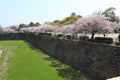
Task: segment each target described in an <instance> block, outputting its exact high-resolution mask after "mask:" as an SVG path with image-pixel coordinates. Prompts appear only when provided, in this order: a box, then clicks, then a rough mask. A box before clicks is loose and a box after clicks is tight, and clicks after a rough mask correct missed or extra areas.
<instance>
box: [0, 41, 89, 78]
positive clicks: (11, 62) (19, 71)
mask: <svg viewBox="0 0 120 80" xmlns="http://www.w3.org/2000/svg"><path fill="white" fill-rule="evenodd" d="M0 48H1V49H2V50H3V54H2V57H0V65H2V63H3V61H4V58H5V56H7V55H9V57H8V61H7V70H6V73H4V74H3V75H4V77H1V76H0V80H73V79H74V80H90V79H88V77H86V76H85V75H83V74H82V73H81V72H78V71H76V70H75V69H72V68H71V67H69V66H67V65H65V64H63V63H61V62H59V61H57V60H56V59H54V58H51V57H50V56H48V55H45V54H44V53H43V52H42V51H40V50H39V49H37V48H35V47H34V46H32V45H30V44H29V43H27V42H24V41H0ZM0 68H1V66H0ZM0 70H1V71H2V69H0ZM3 70H4V69H3Z"/></svg>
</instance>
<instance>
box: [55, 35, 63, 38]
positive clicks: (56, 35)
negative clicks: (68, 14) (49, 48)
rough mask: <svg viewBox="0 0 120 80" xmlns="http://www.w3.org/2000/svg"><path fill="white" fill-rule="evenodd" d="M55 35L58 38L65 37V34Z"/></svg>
mask: <svg viewBox="0 0 120 80" xmlns="http://www.w3.org/2000/svg"><path fill="white" fill-rule="evenodd" d="M55 37H58V38H60V37H63V34H56V35H55Z"/></svg>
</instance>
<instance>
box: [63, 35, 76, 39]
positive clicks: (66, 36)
mask: <svg viewBox="0 0 120 80" xmlns="http://www.w3.org/2000/svg"><path fill="white" fill-rule="evenodd" d="M65 38H67V39H75V37H74V35H70V34H67V35H65Z"/></svg>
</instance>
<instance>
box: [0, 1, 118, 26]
mask: <svg viewBox="0 0 120 80" xmlns="http://www.w3.org/2000/svg"><path fill="white" fill-rule="evenodd" d="M109 7H115V8H116V9H117V10H116V13H117V15H118V16H120V3H119V0H1V1H0V25H2V27H7V26H11V25H18V24H20V23H25V24H27V23H29V22H31V21H32V22H39V23H44V22H45V21H53V20H57V19H58V20H59V19H63V18H64V17H66V16H69V15H70V14H71V13H72V12H75V13H76V14H79V15H82V16H86V15H90V14H92V13H93V12H95V11H100V10H105V9H107V8H109Z"/></svg>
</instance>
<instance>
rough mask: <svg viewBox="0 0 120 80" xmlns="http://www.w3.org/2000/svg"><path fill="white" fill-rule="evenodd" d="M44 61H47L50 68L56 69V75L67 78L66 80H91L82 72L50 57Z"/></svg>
mask: <svg viewBox="0 0 120 80" xmlns="http://www.w3.org/2000/svg"><path fill="white" fill-rule="evenodd" d="M44 59H45V60H47V61H48V62H49V64H50V65H51V66H52V67H54V68H56V70H57V72H58V75H60V76H62V77H64V78H67V79H68V80H93V79H92V78H90V77H88V76H86V75H85V74H83V73H82V72H80V71H77V70H75V69H73V68H72V67H70V66H68V65H65V64H64V63H62V62H60V61H58V60H56V59H54V58H52V57H49V56H47V57H45V58H44Z"/></svg>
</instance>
